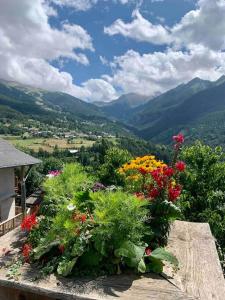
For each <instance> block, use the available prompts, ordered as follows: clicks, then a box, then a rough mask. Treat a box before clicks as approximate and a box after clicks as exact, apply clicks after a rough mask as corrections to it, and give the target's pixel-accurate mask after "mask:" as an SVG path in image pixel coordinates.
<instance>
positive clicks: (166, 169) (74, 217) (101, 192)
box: [21, 135, 185, 276]
mask: <svg viewBox="0 0 225 300" xmlns="http://www.w3.org/2000/svg"><path fill="white" fill-rule="evenodd" d="M174 140H175V155H174V160H173V163H172V165H171V166H168V165H166V164H164V163H163V162H161V161H157V160H156V159H155V157H153V156H145V157H143V158H136V159H134V160H132V161H131V162H130V163H129V162H128V163H126V164H125V165H124V166H122V167H121V168H120V169H119V170H118V173H120V174H121V176H124V177H125V181H126V186H125V188H124V190H116V191H114V190H113V191H112V190H111V189H107V188H105V187H104V186H103V185H101V184H100V183H98V184H94V179H93V178H90V177H89V176H88V175H87V174H86V173H85V172H84V171H83V169H82V167H81V166H79V165H77V164H73V165H72V164H71V165H66V166H65V167H64V169H63V172H54V174H53V173H52V174H51V175H52V176H49V178H48V179H47V180H46V182H45V184H44V186H45V191H46V195H45V199H44V201H43V203H42V205H41V207H40V209H39V211H38V212H37V213H35V214H33V215H31V216H27V217H25V219H24V220H23V222H22V224H21V229H22V230H25V231H27V241H26V243H25V244H24V246H23V249H22V255H23V257H24V259H23V260H24V261H25V262H27V263H31V264H33V263H36V264H37V266H38V267H39V268H40V272H41V275H46V274H50V273H53V272H57V273H58V275H61V276H69V275H73V276H83V275H96V276H97V275H100V274H119V273H121V272H124V271H126V270H133V271H134V272H140V273H145V272H149V271H153V272H156V273H160V272H162V270H163V265H164V263H163V262H164V261H168V262H170V263H171V264H173V266H174V268H175V269H176V268H177V267H178V261H177V259H176V257H174V256H173V254H171V253H169V252H167V251H166V250H165V249H164V248H163V247H164V245H165V244H166V240H167V235H168V230H169V224H170V221H171V220H173V219H175V218H176V217H177V216H178V215H179V209H178V207H177V206H176V203H175V202H176V200H177V199H178V198H179V196H180V194H181V186H180V185H179V174H180V172H182V171H183V170H184V169H185V164H184V163H183V162H177V161H176V160H177V157H178V153H179V150H180V148H181V145H182V143H183V136H182V135H178V136H175V137H174Z"/></svg>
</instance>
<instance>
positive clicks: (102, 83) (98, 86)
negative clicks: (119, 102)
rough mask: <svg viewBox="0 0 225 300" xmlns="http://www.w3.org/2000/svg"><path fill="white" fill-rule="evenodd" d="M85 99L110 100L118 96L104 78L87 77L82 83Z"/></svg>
mask: <svg viewBox="0 0 225 300" xmlns="http://www.w3.org/2000/svg"><path fill="white" fill-rule="evenodd" d="M83 87H84V88H85V93H86V95H85V99H87V100H89V101H91V102H93V101H104V102H107V101H110V100H112V99H115V98H117V97H118V93H117V92H116V90H115V88H114V87H113V86H112V85H111V84H110V83H109V82H107V81H106V80H104V79H89V80H88V81H86V82H85V83H83Z"/></svg>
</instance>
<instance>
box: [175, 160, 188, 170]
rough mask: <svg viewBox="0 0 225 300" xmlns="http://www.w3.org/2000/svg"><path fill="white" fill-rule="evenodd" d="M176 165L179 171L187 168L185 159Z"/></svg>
mask: <svg viewBox="0 0 225 300" xmlns="http://www.w3.org/2000/svg"><path fill="white" fill-rule="evenodd" d="M175 167H176V169H177V170H178V171H179V172H183V171H184V170H185V168H186V164H185V163H184V162H183V161H178V162H177V163H176V164H175Z"/></svg>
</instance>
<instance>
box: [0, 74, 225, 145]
mask: <svg viewBox="0 0 225 300" xmlns="http://www.w3.org/2000/svg"><path fill="white" fill-rule="evenodd" d="M6 114H7V115H8V114H13V115H14V117H15V116H17V117H21V116H26V117H27V118H29V117H30V116H32V117H34V118H38V119H49V118H50V119H52V118H55V119H57V120H60V119H63V118H66V119H67V120H68V121H69V122H72V123H73V122H75V123H76V124H78V123H82V122H84V121H85V122H89V123H91V127H92V128H95V129H96V128H97V129H98V130H99V132H100V131H102V130H103V128H101V127H99V124H102V123H104V124H107V126H106V127H107V128H108V129H109V128H110V130H111V132H117V133H118V132H120V134H124V133H127V132H129V131H132V132H133V133H134V134H136V135H138V136H139V137H141V138H144V139H146V140H152V141H154V142H156V143H165V144H167V143H169V141H170V137H171V135H173V134H175V133H177V132H178V131H182V132H183V133H184V134H185V135H186V136H187V137H188V139H189V140H190V141H192V140H195V139H202V140H203V141H204V142H206V143H209V144H212V145H219V144H220V145H225V76H222V77H221V78H219V79H218V80H216V81H214V82H212V81H208V80H202V79H200V78H194V79H193V80H191V81H190V82H188V83H185V84H181V85H179V86H177V87H176V88H174V89H171V90H169V91H167V92H165V93H163V94H161V95H159V96H157V97H155V98H153V99H149V98H148V97H146V96H142V95H138V94H134V93H130V94H126V95H122V96H121V97H119V98H118V99H116V100H113V101H111V102H108V103H102V102H101V103H93V104H91V103H87V102H84V101H82V100H80V99H78V98H75V97H73V96H71V95H68V94H65V93H61V92H50V91H45V90H42V89H36V88H32V87H28V86H23V85H21V84H18V83H14V82H8V81H2V80H1V81H0V120H1V118H3V117H4V116H5V115H6ZM72 123H71V125H70V126H73V125H72ZM76 126H78V125H76ZM104 130H106V129H104Z"/></svg>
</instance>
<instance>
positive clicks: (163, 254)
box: [149, 248, 178, 267]
mask: <svg viewBox="0 0 225 300" xmlns="http://www.w3.org/2000/svg"><path fill="white" fill-rule="evenodd" d="M149 257H150V258H151V257H153V258H156V259H159V260H162V261H168V262H169V263H171V264H173V265H174V266H175V267H178V260H177V258H176V256H174V255H173V254H172V253H170V252H168V251H166V250H165V249H164V248H157V249H155V250H153V251H152V253H151V255H150V256H149Z"/></svg>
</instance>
